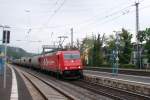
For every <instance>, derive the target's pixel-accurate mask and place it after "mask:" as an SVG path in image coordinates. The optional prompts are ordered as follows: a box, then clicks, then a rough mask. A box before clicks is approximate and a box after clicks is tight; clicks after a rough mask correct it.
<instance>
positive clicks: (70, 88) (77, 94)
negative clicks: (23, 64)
mask: <svg viewBox="0 0 150 100" xmlns="http://www.w3.org/2000/svg"><path fill="white" fill-rule="evenodd" d="M21 69H23V70H24V71H26V72H27V73H28V74H30V75H32V76H34V77H36V78H38V79H39V80H41V81H42V82H44V83H45V84H47V85H50V86H53V88H55V89H56V90H57V91H59V92H60V93H61V94H63V95H65V97H67V96H68V95H70V94H72V95H70V96H69V97H67V98H68V99H69V100H85V99H86V100H111V99H114V100H150V97H148V96H145V95H140V94H136V93H131V92H128V91H124V90H119V89H114V88H112V87H106V86H102V85H99V84H95V83H91V82H87V81H84V80H78V81H77V80H76V81H60V80H57V79H55V78H53V77H50V76H48V75H44V74H41V73H38V72H36V71H31V70H28V69H26V68H21ZM52 84H53V85H52Z"/></svg>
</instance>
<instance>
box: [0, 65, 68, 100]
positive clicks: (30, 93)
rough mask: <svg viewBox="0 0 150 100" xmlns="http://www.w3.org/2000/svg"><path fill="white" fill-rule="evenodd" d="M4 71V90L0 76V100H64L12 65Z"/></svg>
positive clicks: (55, 92) (57, 93) (51, 89)
mask: <svg viewBox="0 0 150 100" xmlns="http://www.w3.org/2000/svg"><path fill="white" fill-rule="evenodd" d="M6 69H7V71H6V72H7V73H6V79H7V80H6V88H4V87H3V77H4V76H3V75H1V76H0V100H66V99H65V97H63V96H62V95H61V94H60V93H59V92H57V91H55V89H53V88H50V87H47V86H46V84H44V83H43V82H41V81H39V80H37V79H36V78H34V77H33V76H30V75H25V74H24V73H21V70H19V69H18V68H15V67H14V66H13V65H10V64H8V65H7V68H6ZM29 78H30V79H29ZM31 81H32V82H31Z"/></svg>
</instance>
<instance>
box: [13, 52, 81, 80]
mask: <svg viewBox="0 0 150 100" xmlns="http://www.w3.org/2000/svg"><path fill="white" fill-rule="evenodd" d="M15 63H17V64H18V65H22V66H28V67H32V68H36V69H39V70H46V71H49V72H54V73H57V74H58V75H59V76H62V77H63V78H77V77H78V78H79V77H80V78H82V77H83V72H82V70H83V66H82V62H81V59H80V52H79V51H77V50H70V51H55V52H52V53H47V54H42V55H38V56H34V57H22V58H21V59H20V60H18V61H17V62H15Z"/></svg>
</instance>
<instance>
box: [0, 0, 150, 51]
mask: <svg viewBox="0 0 150 100" xmlns="http://www.w3.org/2000/svg"><path fill="white" fill-rule="evenodd" d="M134 3H135V0H0V12H1V14H0V25H9V26H10V27H11V28H10V30H11V43H10V44H9V45H10V46H18V47H21V48H23V49H25V50H27V51H28V52H36V53H38V52H41V50H42V47H41V45H50V44H53V43H54V41H55V42H57V41H58V40H59V39H58V36H62V35H65V36H68V39H66V40H65V43H69V42H70V28H72V27H73V30H74V40H76V39H77V38H79V39H80V40H82V39H83V38H84V37H86V36H90V35H92V33H93V34H97V33H101V34H103V33H106V35H107V36H108V35H110V34H114V33H113V31H119V30H121V28H125V29H127V30H128V31H130V32H132V33H133V35H134V37H135V6H134ZM139 15H140V17H139V18H140V29H145V28H146V27H150V0H140V5H139ZM0 32H1V33H2V28H1V29H0ZM52 32H53V33H52ZM0 38H2V34H1V35H0ZM19 40H20V41H19ZM29 41H35V42H29ZM36 41H37V42H36ZM38 41H42V42H38Z"/></svg>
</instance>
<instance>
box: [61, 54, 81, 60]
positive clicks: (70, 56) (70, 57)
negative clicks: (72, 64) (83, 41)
mask: <svg viewBox="0 0 150 100" xmlns="http://www.w3.org/2000/svg"><path fill="white" fill-rule="evenodd" d="M64 58H65V59H80V54H64Z"/></svg>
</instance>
